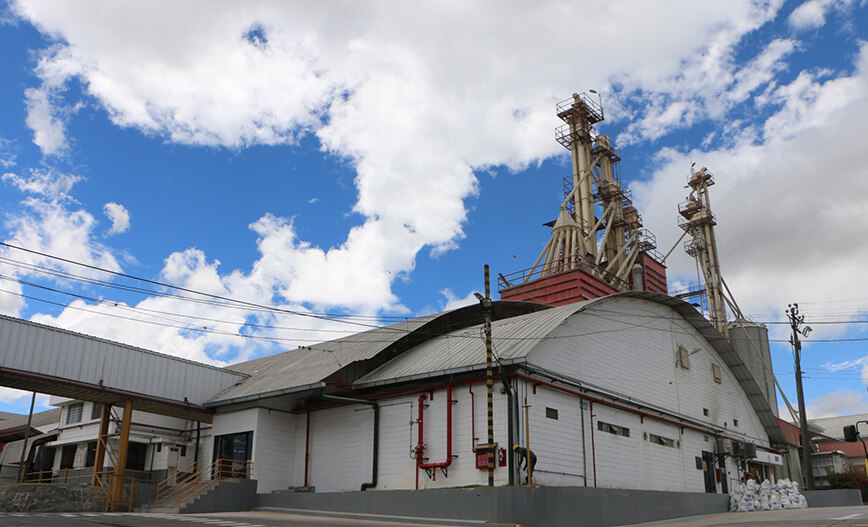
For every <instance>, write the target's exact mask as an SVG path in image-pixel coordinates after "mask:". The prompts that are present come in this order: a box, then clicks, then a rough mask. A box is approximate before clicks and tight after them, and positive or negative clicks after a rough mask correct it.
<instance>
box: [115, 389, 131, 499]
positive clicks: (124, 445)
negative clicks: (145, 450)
mask: <svg viewBox="0 0 868 527" xmlns="http://www.w3.org/2000/svg"><path fill="white" fill-rule="evenodd" d="M132 422H133V401H132V399H127V400H126V401H124V420H123V422H122V424H121V438H120V446H119V447H118V462H117V464H116V465H115V472H114V474H113V476H112V479H113V482H112V489H111V490H112V509H114V507H115V504H120V503H121V502H122V501H123V497H124V472H125V471H126V467H127V453H128V452H129V447H130V425H131V424H132Z"/></svg>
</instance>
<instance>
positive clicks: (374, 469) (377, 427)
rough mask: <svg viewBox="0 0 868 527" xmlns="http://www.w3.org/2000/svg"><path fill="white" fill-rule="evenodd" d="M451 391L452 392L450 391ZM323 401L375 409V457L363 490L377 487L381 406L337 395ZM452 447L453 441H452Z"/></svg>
mask: <svg viewBox="0 0 868 527" xmlns="http://www.w3.org/2000/svg"><path fill="white" fill-rule="evenodd" d="M450 391H451V390H450ZM322 397H323V399H329V400H332V401H344V402H347V403H357V404H366V405H368V406H370V407H371V408H373V409H374V455H373V458H372V460H371V481H369V482H366V483H362V488H361V490H368V489H372V488H374V487H376V486H377V472H378V468H379V459H380V457H379V450H380V405H379V404H378V403H377V402H375V401H366V400H365V399H354V398H352V397H339V396H337V395H328V394H325V393H324V394H322ZM450 447H451V441H450Z"/></svg>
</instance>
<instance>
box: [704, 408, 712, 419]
mask: <svg viewBox="0 0 868 527" xmlns="http://www.w3.org/2000/svg"><path fill="white" fill-rule="evenodd" d="M709 413H710V412H709V411H708V408H703V409H702V415H704V416H705V417H708V414H709Z"/></svg>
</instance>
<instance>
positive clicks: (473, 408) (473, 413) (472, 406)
mask: <svg viewBox="0 0 868 527" xmlns="http://www.w3.org/2000/svg"><path fill="white" fill-rule="evenodd" d="M467 391H468V393H470V436H471V437H470V443H471V446H472V448H471V449H470V450H471V452H473V453H474V454H475V453H476V440H477V439H478V438H477V437H476V398H475V397H474V396H473V384H472V383H471V384H468V385H467Z"/></svg>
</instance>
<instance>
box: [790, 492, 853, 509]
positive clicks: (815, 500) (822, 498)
mask: <svg viewBox="0 0 868 527" xmlns="http://www.w3.org/2000/svg"><path fill="white" fill-rule="evenodd" d="M802 494H803V495H804V496H805V499H807V500H808V507H848V506H853V505H862V493H861V492H859V489H835V490H831V489H829V490H804V491H802Z"/></svg>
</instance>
